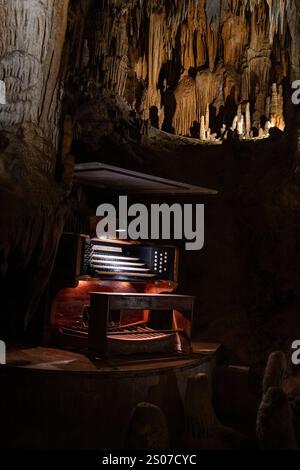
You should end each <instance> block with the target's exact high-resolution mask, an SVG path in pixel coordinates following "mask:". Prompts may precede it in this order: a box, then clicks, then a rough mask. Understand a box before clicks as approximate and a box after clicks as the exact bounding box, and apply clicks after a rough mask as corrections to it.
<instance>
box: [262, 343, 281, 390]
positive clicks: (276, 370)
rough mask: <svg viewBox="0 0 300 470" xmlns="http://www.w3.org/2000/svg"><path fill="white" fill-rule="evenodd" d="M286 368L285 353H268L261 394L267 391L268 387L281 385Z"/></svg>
mask: <svg viewBox="0 0 300 470" xmlns="http://www.w3.org/2000/svg"><path fill="white" fill-rule="evenodd" d="M286 370H287V360H286V356H285V354H284V353H283V352H281V351H276V352H273V353H272V354H270V356H269V358H268V362H267V366H266V370H265V373H264V378H263V385H262V388H263V394H265V393H267V391H268V389H269V388H270V387H282V385H283V379H284V375H285V373H286Z"/></svg>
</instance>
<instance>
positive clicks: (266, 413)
mask: <svg viewBox="0 0 300 470" xmlns="http://www.w3.org/2000/svg"><path fill="white" fill-rule="evenodd" d="M256 431H257V437H258V440H259V445H260V448H261V449H265V450H293V449H297V444H296V437H295V432H294V428H293V418H292V410H291V406H290V404H289V401H288V397H287V396H286V394H285V393H284V391H283V390H282V389H281V388H279V387H270V388H269V389H268V390H267V392H266V393H265V394H264V396H263V399H262V402H261V405H260V407H259V410H258V415H257V422H256Z"/></svg>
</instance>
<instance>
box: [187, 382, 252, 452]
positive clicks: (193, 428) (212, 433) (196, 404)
mask: <svg viewBox="0 0 300 470" xmlns="http://www.w3.org/2000/svg"><path fill="white" fill-rule="evenodd" d="M185 419H186V423H185V439H184V441H185V444H186V445H187V446H188V447H190V448H200V449H201V448H205V449H215V450H216V449H234V448H243V447H244V445H245V439H244V437H243V436H242V435H241V434H240V433H238V432H235V431H234V430H232V429H231V428H228V427H226V426H223V425H222V424H221V423H220V421H219V420H218V418H217V416H216V414H215V411H214V407H213V404H212V398H211V389H210V384H209V380H208V376H207V375H206V374H198V375H196V376H194V377H190V378H189V379H188V382H187V389H186V395H185Z"/></svg>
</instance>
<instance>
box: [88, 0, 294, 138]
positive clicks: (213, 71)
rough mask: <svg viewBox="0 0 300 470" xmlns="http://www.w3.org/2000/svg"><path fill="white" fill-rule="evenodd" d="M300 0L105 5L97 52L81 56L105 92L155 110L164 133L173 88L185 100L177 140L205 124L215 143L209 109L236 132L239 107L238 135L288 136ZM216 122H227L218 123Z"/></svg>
mask: <svg viewBox="0 0 300 470" xmlns="http://www.w3.org/2000/svg"><path fill="white" fill-rule="evenodd" d="M294 3H295V2H291V1H289V0H281V1H280V2H275V1H271V0H251V1H250V0H243V1H237V0H219V1H216V2H215V1H214V2H213V1H210V2H206V1H205V0H187V1H185V2H179V1H177V0H172V1H166V0H165V1H161V2H157V1H151V2H148V1H147V2H146V0H140V1H138V0H130V2H124V1H123V0H110V1H104V0H101V1H100V2H99V6H97V7H96V6H95V22H97V27H96V28H95V31H96V32H95V38H94V40H93V41H91V40H90V41H89V43H91V44H92V43H93V42H95V43H96V44H97V47H96V48H95V46H93V50H92V51H89V52H90V54H88V51H87V46H86V44H87V43H86V42H84V47H82V54H85V57H86V56H87V55H89V56H90V63H92V64H94V65H97V70H98V72H97V74H98V76H97V80H98V82H100V85H101V88H102V90H108V91H109V92H111V91H112V92H113V93H117V94H119V95H120V96H121V97H123V98H124V99H125V100H127V101H128V102H129V104H130V105H131V106H135V109H136V111H137V113H138V114H139V115H140V116H141V117H142V118H143V119H144V120H148V119H149V118H150V115H151V110H152V112H153V109H155V110H156V113H157V117H158V124H159V127H160V128H163V126H164V122H165V118H166V115H168V114H169V113H170V112H171V111H170V110H169V109H166V108H167V107H168V105H167V104H166V103H165V102H164V99H163V98H164V95H165V92H166V89H168V90H169V91H170V92H172V93H173V94H174V98H175V101H176V109H175V112H173V120H172V127H173V129H174V131H175V133H176V134H178V135H187V136H189V135H191V133H192V132H191V129H192V128H193V126H194V124H195V123H198V125H199V126H201V133H200V134H201V140H208V136H207V132H208V129H206V135H204V130H203V125H201V119H202V116H206V110H207V108H208V107H209V108H210V109H209V113H210V118H209V120H208V121H210V122H212V123H213V125H214V127H216V129H215V131H217V133H218V136H220V133H221V127H222V122H224V121H226V122H227V128H228V129H229V128H230V126H231V124H232V122H228V119H229V114H228V113H230V112H231V111H230V110H229V109H228V103H231V104H233V105H234V106H235V107H236V109H237V108H238V106H239V105H242V107H243V113H242V116H243V117H240V119H239V125H238V127H237V133H238V135H239V136H240V137H241V138H247V139H249V138H251V135H253V136H254V137H259V136H261V137H262V138H263V137H267V136H268V132H267V130H266V131H265V129H262V131H261V130H260V129H261V120H268V121H270V122H271V125H272V127H274V126H276V127H278V128H279V129H280V130H284V128H285V119H284V113H283V83H284V80H285V79H293V78H294V77H295V76H297V74H299V70H300V66H299V48H300V46H299V44H300V41H299V34H300V32H299V29H300V26H299V24H300V21H297V19H298V20H299V10H298V7H297V5H295V4H294ZM128 31H129V32H130V33H129V34H128ZM297 40H298V41H297ZM283 44H286V45H287V47H286V48H283V47H282V45H283ZM99 65H100V68H99V67H98V66H99ZM100 70H101V73H100ZM132 85H133V86H134V87H136V88H138V89H139V90H140V92H141V95H142V96H141V99H139V100H138V101H136V100H133V98H132V96H131V94H132V93H131V92H130V89H131V87H132ZM245 103H249V104H247V105H246V107H245V106H244V104H245ZM216 116H218V118H219V119H218V120H217V122H221V124H217V122H214V119H215V117H216ZM243 120H245V121H246V122H245V125H244V123H243V122H242V121H243ZM206 122H207V120H206ZM252 129H254V132H252ZM251 132H252V134H251ZM213 133H214V132H210V133H209V134H208V135H211V134H213ZM223 134H224V133H223Z"/></svg>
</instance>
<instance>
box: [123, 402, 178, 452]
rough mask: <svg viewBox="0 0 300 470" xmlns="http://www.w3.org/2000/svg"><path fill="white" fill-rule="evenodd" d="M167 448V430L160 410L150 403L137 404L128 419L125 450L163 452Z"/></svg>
mask: <svg viewBox="0 0 300 470" xmlns="http://www.w3.org/2000/svg"><path fill="white" fill-rule="evenodd" d="M169 447H170V439H169V430H168V425H167V422H166V418H165V416H164V414H163V412H162V410H161V409H160V408H159V407H158V406H155V405H152V404H150V403H139V404H138V405H137V406H136V407H135V409H134V411H133V413H132V416H131V419H130V423H129V427H128V432H127V435H126V438H125V448H126V449H131V450H134V449H136V450H165V449H168V448H169Z"/></svg>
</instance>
